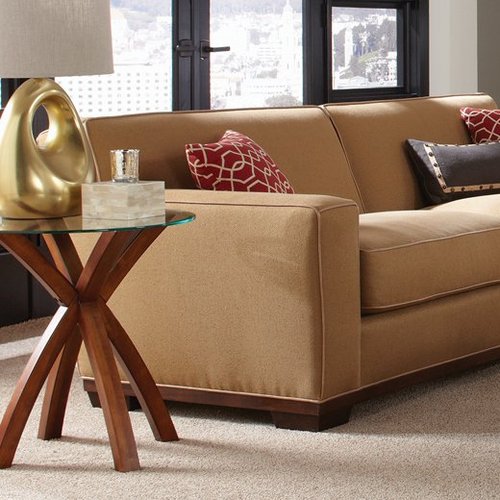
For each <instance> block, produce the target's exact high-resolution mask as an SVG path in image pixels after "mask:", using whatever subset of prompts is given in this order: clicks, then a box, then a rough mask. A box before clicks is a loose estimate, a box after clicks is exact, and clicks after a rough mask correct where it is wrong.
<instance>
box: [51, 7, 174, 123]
mask: <svg viewBox="0 0 500 500" xmlns="http://www.w3.org/2000/svg"><path fill="white" fill-rule="evenodd" d="M111 29H112V36H113V59H114V73H113V74H111V75H95V76H84V77H82V76H78V77H61V78H56V81H57V82H58V83H59V84H60V85H61V86H62V87H63V88H64V90H65V91H66V92H67V93H68V95H69V96H70V98H71V100H72V101H73V103H74V104H75V107H76V109H77V110H78V112H79V113H80V115H81V116H99V115H110V114H111V115H112V114H127V113H143V112H149V111H168V110H170V109H172V9H171V2H169V1H168V0H164V1H163V0H160V1H158V0H157V1H151V0H134V1H133V2H130V1H126V0H111ZM132 86H133V87H134V88H137V89H138V91H137V92H136V93H134V95H133V96H130V94H129V92H128V90H129V89H130V88H131V87H132Z"/></svg>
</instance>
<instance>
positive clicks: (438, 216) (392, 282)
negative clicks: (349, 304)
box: [360, 195, 500, 314]
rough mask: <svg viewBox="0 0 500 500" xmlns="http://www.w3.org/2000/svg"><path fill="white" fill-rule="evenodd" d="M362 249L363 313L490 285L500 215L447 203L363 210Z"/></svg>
mask: <svg viewBox="0 0 500 500" xmlns="http://www.w3.org/2000/svg"><path fill="white" fill-rule="evenodd" d="M495 197H497V196H496V195H495ZM481 198H483V197H481ZM484 198H486V197H484ZM477 199H478V198H476V200H477ZM458 201H462V200H458ZM498 201H499V203H498V205H497V206H499V207H500V199H499V200H498ZM453 203H454V202H453ZM499 213H500V212H499ZM360 253H361V308H362V312H363V313H365V314H366V313H377V312H383V311H387V310H391V309H398V308H401V307H407V306H410V305H413V304H419V303H422V302H427V301H431V300H434V299H437V298H440V297H444V296H447V295H451V294H456V293H460V292H464V291H467V290H472V289H475V288H480V287H484V286H488V285H492V284H495V283H498V282H500V215H496V214H494V213H493V210H492V213H490V214H484V213H474V212H472V211H471V212H467V211H460V210H453V209H451V208H450V209H448V210H408V211H393V212H375V213H370V214H363V215H361V216H360Z"/></svg>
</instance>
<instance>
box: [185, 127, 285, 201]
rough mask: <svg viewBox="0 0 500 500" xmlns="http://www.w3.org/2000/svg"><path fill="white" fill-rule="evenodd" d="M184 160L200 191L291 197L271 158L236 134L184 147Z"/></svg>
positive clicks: (247, 138) (245, 138) (231, 132)
mask: <svg viewBox="0 0 500 500" xmlns="http://www.w3.org/2000/svg"><path fill="white" fill-rule="evenodd" d="M186 157H187V160H188V165H189V171H190V172H191V175H192V176H193V179H194V180H195V182H196V184H197V186H198V187H199V188H201V189H212V190H216V191H260V192H267V193H294V190H293V188H292V186H291V185H290V183H289V182H288V179H287V178H286V176H285V174H284V173H283V172H282V171H281V170H280V169H279V168H278V167H277V165H276V163H274V161H273V160H272V159H271V157H270V156H269V155H268V154H267V153H266V152H265V151H264V150H263V149H262V148H261V147H260V146H259V145H258V144H256V143H255V142H254V141H252V139H250V138H249V137H247V136H246V135H243V134H240V133H239V132H235V131H233V130H227V131H226V132H225V133H224V135H223V136H222V137H221V138H220V140H219V141H218V142H214V143H212V144H186Z"/></svg>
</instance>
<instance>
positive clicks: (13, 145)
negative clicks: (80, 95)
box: [0, 78, 95, 219]
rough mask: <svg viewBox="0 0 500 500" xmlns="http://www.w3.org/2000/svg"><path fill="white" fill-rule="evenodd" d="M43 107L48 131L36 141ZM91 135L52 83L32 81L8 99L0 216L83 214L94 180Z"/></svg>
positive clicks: (1, 135) (1, 134)
mask: <svg viewBox="0 0 500 500" xmlns="http://www.w3.org/2000/svg"><path fill="white" fill-rule="evenodd" d="M41 106H43V107H44V108H45V110H46V112H47V115H48V118H49V128H48V130H47V133H46V134H44V138H43V141H40V143H38V142H37V141H36V140H35V138H34V137H33V131H32V130H33V129H32V127H33V119H34V116H35V113H36V111H37V109H38V108H40V107H41ZM94 173H95V164H94V160H93V155H92V149H91V146H90V143H89V140H88V138H87V134H86V132H85V129H84V127H83V124H82V122H81V120H80V118H79V116H78V113H77V111H76V109H75V107H74V105H73V103H72V102H71V100H70V98H69V97H68V95H67V94H66V92H64V90H63V89H62V88H61V87H60V86H59V85H58V84H57V83H56V82H54V81H53V80H48V79H39V78H36V79H31V80H28V81H26V82H25V83H23V84H22V85H21V86H20V87H19V88H18V89H17V90H16V92H15V93H14V94H13V96H12V97H11V98H10V100H9V102H8V103H7V106H6V107H5V110H4V112H3V114H2V117H1V118H0V217H5V218H11V219H42V218H53V217H66V216H70V215H78V214H80V213H81V185H82V184H83V183H89V182H92V181H93V180H94Z"/></svg>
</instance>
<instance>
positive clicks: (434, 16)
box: [429, 0, 478, 95]
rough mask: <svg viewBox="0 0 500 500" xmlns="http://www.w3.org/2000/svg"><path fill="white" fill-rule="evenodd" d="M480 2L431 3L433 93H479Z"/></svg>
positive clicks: (432, 0)
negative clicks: (478, 34)
mask: <svg viewBox="0 0 500 500" xmlns="http://www.w3.org/2000/svg"><path fill="white" fill-rule="evenodd" d="M477 1H478V0H429V49H430V54H429V58H430V68H429V72H430V75H429V79H430V81H429V87H430V89H429V92H430V94H431V95H442V94H457V93H464V92H477V90H478V76H477V75H478V62H477Z"/></svg>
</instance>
